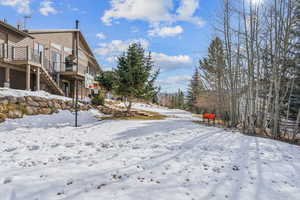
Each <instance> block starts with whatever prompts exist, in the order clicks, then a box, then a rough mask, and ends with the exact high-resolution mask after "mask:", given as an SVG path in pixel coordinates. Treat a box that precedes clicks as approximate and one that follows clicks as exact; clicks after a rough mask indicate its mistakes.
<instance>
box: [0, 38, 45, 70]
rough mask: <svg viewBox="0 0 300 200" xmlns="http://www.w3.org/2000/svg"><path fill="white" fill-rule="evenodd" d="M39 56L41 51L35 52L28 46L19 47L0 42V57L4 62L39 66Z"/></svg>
mask: <svg viewBox="0 0 300 200" xmlns="http://www.w3.org/2000/svg"><path fill="white" fill-rule="evenodd" d="M41 58H42V53H37V52H35V51H34V50H33V49H32V48H30V47H28V46H26V47H19V46H14V45H11V44H6V43H1V44H0V59H1V60H2V61H4V62H7V63H10V64H15V65H24V64H30V65H35V66H41V64H42V59H41Z"/></svg>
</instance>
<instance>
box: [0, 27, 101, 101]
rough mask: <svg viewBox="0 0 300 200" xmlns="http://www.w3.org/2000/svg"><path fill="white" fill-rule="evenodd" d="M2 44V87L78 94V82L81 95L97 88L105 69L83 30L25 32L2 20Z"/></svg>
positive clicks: (0, 44)
mask: <svg viewBox="0 0 300 200" xmlns="http://www.w3.org/2000/svg"><path fill="white" fill-rule="evenodd" d="M77 46H78V49H77ZM0 47H1V50H0V87H10V88H14V89H22V90H45V91H48V92H50V93H53V94H58V95H64V96H69V97H74V95H75V93H76V91H75V90H74V88H75V87H74V86H75V83H76V81H78V85H79V90H78V95H79V98H84V97H87V96H88V95H89V94H91V93H92V92H93V89H94V88H95V87H97V83H96V82H95V77H96V75H97V73H99V72H100V71H101V68H100V66H99V64H98V63H97V61H96V58H95V57H94V55H93V52H92V50H91V49H90V47H89V45H88V43H87V41H86V40H85V38H84V36H83V34H82V33H81V32H80V30H79V29H57V30H56V29H53V30H26V31H21V30H20V29H18V28H15V27H13V26H10V25H8V24H7V23H5V22H2V21H0ZM77 53H78V59H77V56H76V55H77ZM77 60H78V65H77ZM77 66H78V67H77Z"/></svg>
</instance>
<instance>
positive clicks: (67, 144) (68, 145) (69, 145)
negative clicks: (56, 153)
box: [64, 143, 75, 148]
mask: <svg viewBox="0 0 300 200" xmlns="http://www.w3.org/2000/svg"><path fill="white" fill-rule="evenodd" d="M64 146H65V147H66V148H71V147H74V146H75V144H74V143H65V144H64Z"/></svg>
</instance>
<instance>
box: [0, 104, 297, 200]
mask: <svg viewBox="0 0 300 200" xmlns="http://www.w3.org/2000/svg"><path fill="white" fill-rule="evenodd" d="M134 107H135V108H142V109H143V110H146V109H147V110H152V111H156V112H157V111H158V112H161V113H163V114H167V115H169V116H176V118H175V117H171V118H168V119H166V120H162V121H99V120H98V119H95V118H94V117H93V116H94V115H95V113H94V112H95V111H92V112H81V113H80V116H81V118H80V120H79V121H81V127H79V128H75V127H73V126H72V125H73V115H72V114H70V113H69V114H68V113H66V112H61V113H58V114H55V115H51V116H50V115H43V116H35V117H34V116H33V117H26V118H24V119H20V120H9V121H7V122H5V123H4V124H0V143H1V145H0V152H1V153H0V200H33V199H34V200H55V199H70V200H83V199H88V200H99V199H105V200H112V199H113V200H129V199H130V200H141V199H143V200H144V199H145V200H152V199H153V200H158V199H159V200H192V199H195V200H199V199H203V200H204V199H216V200H219V199H234V200H239V199H243V200H250V199H251V200H256V199H261V200H269V199H270V200H285V199H289V200H298V199H300V147H298V146H293V145H290V144H286V143H282V142H278V141H275V140H270V139H264V138H257V137H250V136H245V135H242V134H240V133H238V132H232V131H226V130H224V129H221V128H215V127H206V126H203V125H199V124H197V123H194V122H192V120H193V117H192V115H191V114H189V113H187V112H184V111H179V110H169V109H163V108H161V107H153V106H149V105H148V106H147V105H142V104H136V105H134ZM58 122H59V123H58ZM18 125H19V126H18Z"/></svg>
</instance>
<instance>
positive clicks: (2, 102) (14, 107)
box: [0, 96, 91, 122]
mask: <svg viewBox="0 0 300 200" xmlns="http://www.w3.org/2000/svg"><path fill="white" fill-rule="evenodd" d="M79 108H80V110H89V109H90V108H91V107H90V106H89V105H83V104H81V105H80V106H79ZM59 110H69V111H74V106H73V103H72V101H64V100H61V99H47V98H42V97H37V96H26V97H14V96H7V97H0V122H4V121H5V119H6V118H11V119H16V118H22V117H23V116H24V115H40V114H53V113H56V112H58V111H59Z"/></svg>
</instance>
